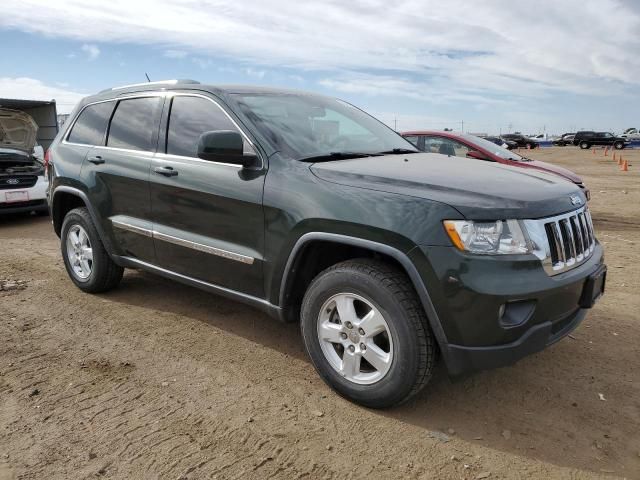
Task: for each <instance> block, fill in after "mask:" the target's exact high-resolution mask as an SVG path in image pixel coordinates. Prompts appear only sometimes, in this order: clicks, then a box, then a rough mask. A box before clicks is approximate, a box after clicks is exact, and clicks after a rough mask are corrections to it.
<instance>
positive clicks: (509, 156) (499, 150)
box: [462, 133, 526, 162]
mask: <svg viewBox="0 0 640 480" xmlns="http://www.w3.org/2000/svg"><path fill="white" fill-rule="evenodd" d="M462 137H463V138H464V139H465V140H466V141H467V142H469V143H471V144H473V145H477V146H478V147H480V148H482V149H484V150H488V151H489V152H491V153H492V154H493V155H496V156H497V157H500V158H504V159H505V160H515V161H516V162H524V161H526V158H524V157H521V156H520V155H518V154H517V153H515V152H512V151H511V150H507V149H506V148H503V147H501V146H500V145H496V144H495V143H493V142H490V141H489V140H485V139H484V138H480V137H476V136H475V135H469V134H467V133H463V134H462Z"/></svg>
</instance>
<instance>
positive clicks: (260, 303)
mask: <svg viewBox="0 0 640 480" xmlns="http://www.w3.org/2000/svg"><path fill="white" fill-rule="evenodd" d="M112 258H113V261H114V262H116V263H117V264H118V265H120V266H121V267H125V268H136V269H140V270H145V271H147V272H150V273H155V274H156V275H160V276H161V277H165V278H168V279H170V280H175V281H177V282H180V283H184V284H185V285H189V286H192V287H196V288H199V289H201V290H205V291H207V292H211V293H214V294H216V295H220V296H223V297H226V298H229V299H231V300H235V301H238V302H241V303H244V304H247V305H250V306H252V307H254V308H257V309H258V310H261V311H262V312H265V313H266V314H268V315H269V316H271V317H273V318H276V319H278V320H280V321H283V322H284V315H283V311H282V308H280V307H278V306H277V305H273V304H272V303H270V302H268V301H267V300H264V299H262V298H257V297H253V296H251V295H247V294H245V293H242V292H237V291H235V290H231V289H229V288H225V287H221V286H219V285H214V284H213V283H208V282H205V281H203V280H198V279H197V278H193V277H188V276H186V275H182V274H181V273H177V272H173V271H171V270H166V269H164V268H162V267H158V266H157V265H153V264H151V263H147V262H143V261H141V260H138V259H136V258H131V257H123V256H117V255H114V256H112Z"/></svg>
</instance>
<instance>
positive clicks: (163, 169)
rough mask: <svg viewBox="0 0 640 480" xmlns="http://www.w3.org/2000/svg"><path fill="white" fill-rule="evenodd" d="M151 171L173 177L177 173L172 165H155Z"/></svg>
mask: <svg viewBox="0 0 640 480" xmlns="http://www.w3.org/2000/svg"><path fill="white" fill-rule="evenodd" d="M153 171H154V172H156V173H159V174H160V175H164V176H165V177H175V176H176V175H178V172H177V171H176V170H174V169H173V167H155V168H154V169H153Z"/></svg>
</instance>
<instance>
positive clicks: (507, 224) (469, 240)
mask: <svg viewBox="0 0 640 480" xmlns="http://www.w3.org/2000/svg"><path fill="white" fill-rule="evenodd" d="M444 228H445V229H446V231H447V234H448V235H449V238H450V239H451V241H452V242H453V244H454V245H455V246H456V247H458V249H460V250H462V251H465V252H470V253H478V254H484V255H506V254H518V253H520V254H522V253H531V252H532V248H531V242H530V241H529V239H528V237H527V235H526V234H525V230H524V227H522V225H521V224H520V222H519V221H518V220H498V221H495V222H473V221H471V220H445V221H444Z"/></svg>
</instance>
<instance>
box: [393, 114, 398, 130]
mask: <svg viewBox="0 0 640 480" xmlns="http://www.w3.org/2000/svg"><path fill="white" fill-rule="evenodd" d="M393 129H394V130H395V131H396V132H397V131H398V117H396V116H395V115H394V116H393Z"/></svg>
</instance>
